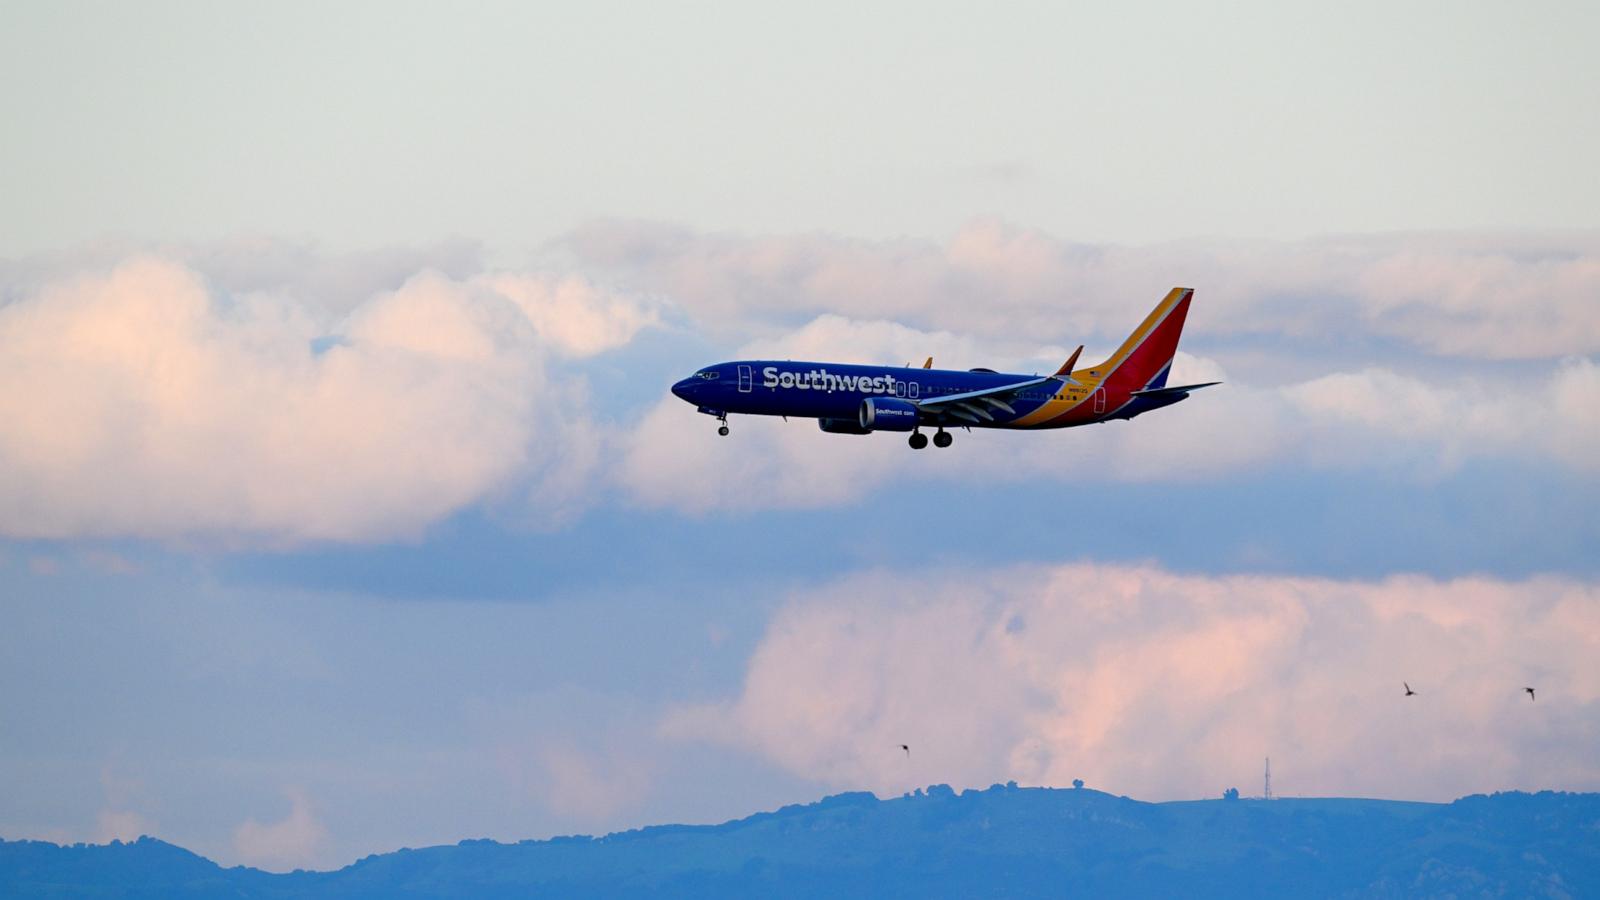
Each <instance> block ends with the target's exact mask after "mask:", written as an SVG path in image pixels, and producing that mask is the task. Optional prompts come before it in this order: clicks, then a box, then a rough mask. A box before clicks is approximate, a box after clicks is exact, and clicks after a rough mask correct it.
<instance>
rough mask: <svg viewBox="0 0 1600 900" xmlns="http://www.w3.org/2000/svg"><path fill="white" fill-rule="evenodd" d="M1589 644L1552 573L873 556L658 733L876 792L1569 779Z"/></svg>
mask: <svg viewBox="0 0 1600 900" xmlns="http://www.w3.org/2000/svg"><path fill="white" fill-rule="evenodd" d="M1597 660H1600V589H1597V588H1596V587H1595V586H1594V585H1592V584H1583V583H1575V582H1571V581H1564V580H1559V579H1548V578H1541V579H1534V580H1530V581H1524V582H1504V581H1497V580H1492V579H1484V578H1466V579H1459V580H1454V581H1436V580H1432V579H1427V578H1422V577H1412V576H1399V577H1393V578H1389V579H1386V580H1383V581H1377V582H1350V581H1334V580H1326V579H1309V578H1288V577H1259V576H1200V575H1181V574H1175V573H1172V572H1167V571H1164V570H1161V569H1158V568H1153V567H1126V566H1098V565H1086V564H1079V565H1065V566H1058V567H1053V568H1011V569H1006V570H1002V571H997V572H990V573H982V574H980V573H971V572H941V573H932V574H930V573H924V572H918V573H914V574H913V573H905V572H878V573H872V574H867V575H862V576H858V577H853V578H849V579H846V580H844V581H841V582H838V583H835V584H833V585H831V586H827V587H824V588H822V589H819V590H816V591H813V592H809V593H804V594H801V595H799V596H796V597H794V598H793V599H792V600H791V601H790V602H789V604H788V605H787V606H786V607H785V608H784V609H783V610H782V611H780V613H779V614H778V615H777V616H776V617H775V618H774V619H773V621H772V622H771V624H770V626H769V628H768V630H767V633H766V636H765V637H764V639H763V640H762V642H761V644H760V646H759V647H758V648H757V650H756V652H755V653H754V655H753V656H752V658H751V660H750V663H749V667H748V671H747V672H746V675H745V679H744V684H743V688H742V692H741V693H740V694H739V696H738V697H737V698H736V699H734V700H732V701H730V702H728V703H725V704H720V705H710V706H701V707H686V708H681V709H679V710H677V711H676V712H674V713H673V714H671V715H670V716H669V717H668V718H667V719H666V720H665V722H664V723H663V726H662V728H663V731H664V733H665V734H667V735H669V736H672V737H676V738H681V739H693V740H708V741H712V742H719V743H726V744H731V745H733V746H738V747H744V748H748V749H750V750H753V751H755V752H757V753H759V754H761V755H762V756H764V757H765V758H767V759H769V760H771V761H772V762H774V763H776V764H778V765H780V766H782V767H783V768H784V769H786V770H787V771H790V772H792V773H794V774H797V775H800V776H804V777H807V778H811V779H815V780H817V781H819V782H822V783H824V784H827V785H829V786H831V787H837V788H863V787H864V788H870V789H873V790H877V791H880V792H896V791H900V790H905V789H907V788H909V787H912V786H915V785H921V784H928V783H932V782H950V783H952V784H955V785H957V786H962V785H976V786H982V785H987V784H990V783H993V782H997V781H1005V780H1008V779H1012V778H1014V779H1017V780H1018V781H1022V782H1026V783H1032V784H1050V785H1065V784H1067V783H1068V782H1070V781H1071V780H1072V779H1073V778H1077V777H1081V778H1083V779H1085V780H1086V781H1087V782H1089V784H1090V785H1091V786H1095V787H1099V788H1102V789H1106V790H1111V791H1116V792H1125V793H1129V794H1133V795H1135V796H1140V797H1168V798H1182V797H1194V796H1214V795H1217V794H1220V793H1221V791H1222V790H1223V789H1224V788H1226V787H1230V786H1237V787H1240V788H1243V789H1245V790H1246V793H1249V788H1250V787H1251V786H1253V785H1254V784H1256V783H1258V782H1257V779H1259V777H1260V766H1261V759H1262V757H1265V756H1269V755H1270V756H1271V757H1272V759H1273V770H1274V776H1275V783H1276V784H1277V785H1278V786H1279V788H1280V790H1281V792H1284V793H1294V794H1305V795H1341V796H1350V795H1378V796H1389V797H1411V798H1425V799H1445V798H1449V797H1454V796H1457V795H1460V794H1463V793H1467V792H1472V791H1480V790H1494V789H1506V788H1532V789H1537V788H1543V787H1562V788H1566V789H1580V790H1582V789H1589V790H1592V789H1595V788H1596V787H1600V763H1597V761H1596V759H1595V757H1594V755H1593V754H1592V753H1590V752H1589V748H1591V747H1593V746H1595V742H1596V740H1597V739H1600V662H1597ZM1403 681H1406V682H1409V683H1410V684H1411V685H1412V687H1413V688H1415V689H1416V690H1417V691H1418V696H1416V697H1411V698H1405V697H1402V696H1401V693H1402V688H1401V683H1402V682H1403ZM1524 685H1535V686H1537V687H1538V688H1539V691H1540V693H1539V699H1538V701H1537V702H1536V703H1530V702H1529V701H1528V698H1527V695H1526V694H1523V693H1522V692H1521V688H1522V687H1523V686H1524ZM902 743H905V744H909V745H911V746H912V748H913V752H912V755H911V758H910V760H907V759H906V758H905V757H904V755H903V754H901V753H899V751H898V747H899V745H900V744H902Z"/></svg>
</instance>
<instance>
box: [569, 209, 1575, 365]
mask: <svg viewBox="0 0 1600 900" xmlns="http://www.w3.org/2000/svg"><path fill="white" fill-rule="evenodd" d="M567 244H568V246H569V247H570V248H571V250H572V251H573V252H574V253H575V254H576V255H577V257H578V258H579V259H581V260H583V261H585V262H586V263H588V264H590V265H592V266H594V267H596V268H599V269H601V270H604V271H607V272H611V273H614V274H616V275H617V276H618V277H622V278H625V279H631V280H632V281H633V282H635V283H637V284H641V285H648V286H649V287H650V289H651V290H653V291H664V292H667V293H668V294H670V295H671V296H672V297H674V298H675V299H676V300H677V301H678V302H680V303H681V304H682V305H683V306H684V307H685V308H686V309H687V310H689V311H690V312H691V313H692V314H694V315H695V316H696V317H697V318H698V319H699V321H700V322H701V323H702V327H704V328H706V329H707V330H710V331H712V332H722V331H725V330H731V331H732V332H734V333H738V330H739V328H741V327H743V328H746V329H748V328H749V327H750V323H752V322H755V323H771V322H774V321H776V322H789V323H792V322H793V320H794V317H796V316H800V317H805V318H813V317H816V316H819V315H823V314H827V313H833V314H837V315H842V316H847V317H849V318H852V319H856V320H875V319H885V320H890V321H897V322H901V323H904V324H906V325H909V326H913V327H916V328H920V329H925V330H933V331H949V332H954V333H956V334H960V335H964V336H968V337H976V338H982V339H986V340H987V341H989V342H991V343H994V342H1005V341H1010V340H1015V339H1016V338H1017V336H1018V335H1025V336H1028V337H1029V339H1031V340H1037V341H1043V342H1045V343H1051V344H1061V345H1066V346H1073V345H1076V344H1077V343H1080V342H1089V343H1091V344H1092V343H1094V342H1095V341H1096V340H1097V339H1098V340H1106V339H1113V338H1120V337H1121V336H1122V335H1123V334H1126V333H1127V332H1128V331H1129V330H1131V329H1132V327H1133V326H1134V325H1135V324H1137V323H1138V320H1139V318H1140V317H1141V316H1142V315H1143V314H1144V313H1145V311H1147V310H1148V309H1149V308H1150V306H1153V305H1154V304H1155V302H1156V301H1157V300H1159V299H1160V297H1161V296H1162V295H1163V294H1164V293H1165V292H1166V291H1167V289H1168V288H1170V287H1172V286H1173V285H1177V284H1182V285H1186V286H1190V287H1194V288H1196V289H1197V295H1196V303H1197V307H1196V308H1197V309H1205V310H1206V313H1207V314H1206V316H1205V317H1204V321H1203V324H1202V325H1201V327H1203V329H1204V330H1205V332H1206V333H1208V334H1212V335H1298V336H1302V337H1316V338H1318V339H1319V340H1324V341H1326V340H1329V339H1331V338H1345V339H1361V338H1367V337H1371V336H1374V335H1377V336H1383V337H1387V338H1394V339H1397V340H1399V341H1402V342H1405V343H1408V344H1410V345H1411V346H1412V347H1414V348H1417V349H1419V350H1422V351H1425V352H1427V353H1433V354H1440V355H1444V356H1463V357H1468V358H1481V357H1488V358H1497V359H1554V358H1558V357H1561V356H1565V355H1569V354H1593V353H1597V352H1600V305H1597V304H1596V303H1595V302H1594V298H1595V297H1596V296H1600V234H1595V233H1558V234H1548V235H1547V234H1532V235H1528V234H1521V235H1518V234H1511V235H1478V234H1456V235H1449V234H1447V235H1430V234H1406V235H1392V236H1388V235H1385V236H1375V237H1338V238H1324V239H1318V240H1307V241H1300V242H1293V243H1279V242H1248V241H1230V242H1199V241H1189V242H1181V243H1172V244H1159V245H1153V246H1147V247H1121V246H1105V245H1087V244H1075V243H1071V242H1069V241H1063V240H1060V239H1058V238H1054V237H1052V236H1050V235H1048V234H1045V233H1042V232H1039V231H1036V230H1030V229H1026V228H1018V227H1013V226H1009V225H1006V224H1004V223H1000V222H997V221H993V220H979V221H975V222H973V223H971V224H969V225H968V226H966V227H965V228H963V229H961V230H960V231H959V232H957V233H956V234H955V235H954V236H953V237H952V238H951V239H950V240H949V241H948V242H946V243H944V244H942V245H941V244H938V243H934V242H931V241H915V240H895V241H879V242H872V241H862V240H852V239H846V238H840V237H832V236H827V235H815V234H808V235H779V236H768V237H740V236H734V235H728V234H702V233H697V232H692V231H689V230H687V229H680V228H672V227H668V226H661V225H649V224H639V223H628V222H606V223H600V224H595V225H591V226H589V227H587V228H585V229H581V230H579V231H577V232H576V233H574V234H573V235H572V236H571V237H570V238H569V239H568V241H567Z"/></svg>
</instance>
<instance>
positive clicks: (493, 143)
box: [0, 2, 1600, 254]
mask: <svg viewBox="0 0 1600 900" xmlns="http://www.w3.org/2000/svg"><path fill="white" fill-rule="evenodd" d="M3 15H4V16H5V19H6V22H5V24H6V27H5V28H4V29H0V111H3V114H4V118H5V120H6V121H7V123H8V127H7V129H6V130H7V138H6V140H5V141H4V142H3V144H0V196H4V197H6V203H7V207H8V209H9V210H10V214H9V215H8V216H6V218H5V221H3V222H0V252H5V253H8V254H15V253H19V252H27V251H35V250H48V249H52V248H56V247H59V246H62V245H64V244H72V243H76V242H79V241H82V240H85V239H90V238H96V237H100V236H103V235H106V234H113V235H122V236H134V237H139V238H170V239H189V240H194V239H208V238H213V237H216V236H218V235H234V234H238V233H241V232H243V233H266V234H273V235H288V236H296V237H302V236H304V237H311V238H315V239H318V240H321V241H325V242H327V243H329V244H331V245H333V246H336V247H365V246H371V245H377V244H387V243H392V242H397V241H402V242H419V241H421V242H426V241H432V240H435V239H439V238H443V237H451V236H465V237H469V238H472V239H475V240H481V241H485V242H488V243H489V244H490V245H491V246H493V247H494V248H496V249H497V250H516V249H520V248H522V247H525V246H526V245H527V244H529V243H530V242H539V241H542V240H547V239H550V238H552V237H554V236H556V235H558V234H560V233H562V232H563V231H565V230H566V229H568V228H570V227H571V226H572V225H574V224H575V223H578V222H582V221H586V220H588V219H591V218H594V217H600V216H618V217H626V218H646V219H662V220H668V221H675V222H683V223H686V224H689V225H693V226H697V227H703V228H713V229H735V230H740V231H749V230H755V231H778V232H786V231H795V230H810V229H823V230H827V231H830V232H835V233H846V234H855V235H863V236H879V237H882V236H894V235H917V236H935V237H943V236H946V235H948V234H949V233H951V232H952V231H954V230H955V229H956V228H958V227H959V226H960V225H962V224H964V223H965V222H966V221H967V220H968V219H970V218H971V217H972V216H974V215H980V214H996V215H999V216H1001V217H1004V218H1007V219H1012V220H1016V221H1022V222H1026V223H1028V224H1030V225H1033V226H1036V227H1041V228H1045V229H1047V230H1049V231H1051V232H1053V233H1056V234H1059V235H1061V236H1063V237H1067V238H1073V239H1079V240H1090V241H1107V240H1111V241H1124V242H1127V241H1131V242H1145V241H1151V240H1163V239H1169V238H1174V237H1185V236H1192V235H1202V236H1256V237H1298V236H1304V235H1314V234H1322V233H1328V232H1367V231H1375V230H1376V231H1390V230H1397V229H1430V228H1477V227H1591V226H1593V224H1594V221H1595V219H1594V213H1593V210H1594V209H1595V208H1596V207H1597V205H1600V179H1595V178H1593V177H1587V173H1588V172H1589V170H1590V168H1591V162H1590V161H1592V160H1593V159H1596V158H1600V121H1597V118H1596V116H1594V115H1593V110H1594V109H1596V108H1600V79H1597V78H1595V77H1594V74H1595V73H1594V63H1593V50H1592V46H1591V42H1592V36H1593V35H1594V34H1595V33H1596V32H1597V31H1600V13H1597V12H1596V10H1595V7H1594V6H1593V4H1587V3H1540V4H1533V5H1523V6H1511V5H1504V4H1427V3H1402V4H1395V3H1359V4H1341V5H1337V6H1330V5H1328V4H1299V3H1295V4H1283V3H1243V4H1226V5H1223V6H1221V7H1217V6H1212V5H1195V4H1186V3H1134V4H1113V5H1107V4H1063V3H1039V4H999V5H986V6H983V7H978V6H974V5H972V4H960V3H957V4H949V3H934V4H929V3H880V4H866V5H863V4H858V3H831V2H826V3H811V4H799V5H796V4H659V3H632V4H630V3H606V2H602V3H585V4H570V5H561V6H557V5H553V4H528V3H469V4H457V5H450V6H445V5H440V4H431V3H342V4H323V3H282V4H249V5H245V4H226V3H224V4H216V3H166V2H157V3H141V4H118V3H89V4H83V3H21V4H9V5H8V9H7V11H6V12H5V13H4V14H3Z"/></svg>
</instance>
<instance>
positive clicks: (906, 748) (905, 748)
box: [900, 744, 911, 759]
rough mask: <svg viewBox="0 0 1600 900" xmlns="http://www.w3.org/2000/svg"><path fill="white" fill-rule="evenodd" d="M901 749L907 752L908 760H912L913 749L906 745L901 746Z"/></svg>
mask: <svg viewBox="0 0 1600 900" xmlns="http://www.w3.org/2000/svg"><path fill="white" fill-rule="evenodd" d="M900 749H901V750H904V751H905V752H906V759H910V758H911V748H910V747H908V746H906V745H905V744H901V745H900Z"/></svg>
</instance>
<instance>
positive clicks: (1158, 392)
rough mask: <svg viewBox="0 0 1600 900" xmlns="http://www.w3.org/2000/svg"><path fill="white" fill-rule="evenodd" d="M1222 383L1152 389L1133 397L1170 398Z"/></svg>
mask: <svg viewBox="0 0 1600 900" xmlns="http://www.w3.org/2000/svg"><path fill="white" fill-rule="evenodd" d="M1221 383H1222V382H1220V381H1208V382H1206V383H1205V384H1180V385H1178V386H1177V387H1164V388H1151V389H1150V390H1148V391H1133V392H1132V394H1131V395H1132V396H1134V397H1170V396H1172V395H1173V394H1187V393H1189V392H1190V391H1198V390H1200V389H1201V388H1207V387H1211V386H1212V385H1214V384H1221Z"/></svg>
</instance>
